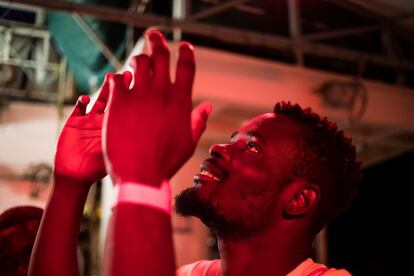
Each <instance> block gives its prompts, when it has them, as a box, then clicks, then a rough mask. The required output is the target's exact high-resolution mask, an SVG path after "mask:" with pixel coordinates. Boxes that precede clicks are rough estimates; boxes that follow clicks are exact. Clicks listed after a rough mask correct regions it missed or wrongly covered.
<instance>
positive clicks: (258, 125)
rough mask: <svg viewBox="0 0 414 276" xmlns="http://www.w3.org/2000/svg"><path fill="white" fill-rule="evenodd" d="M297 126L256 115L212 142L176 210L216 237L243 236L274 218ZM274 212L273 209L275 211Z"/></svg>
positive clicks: (269, 115)
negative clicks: (223, 141) (194, 218)
mask: <svg viewBox="0 0 414 276" xmlns="http://www.w3.org/2000/svg"><path fill="white" fill-rule="evenodd" d="M299 133H300V130H299V127H298V126H297V125H296V124H295V123H294V122H293V121H291V120H290V119H288V118H286V117H285V116H280V115H276V114H274V113H266V114H263V115H260V116H258V117H256V118H254V119H252V120H251V121H249V122H248V123H247V124H246V125H244V126H243V127H242V128H240V129H239V130H238V131H237V132H235V133H234V134H233V135H232V137H231V139H230V142H229V143H227V144H219V145H214V146H213V147H212V148H211V149H210V155H211V158H208V159H207V160H205V161H203V162H202V164H201V173H199V174H197V175H196V176H195V177H194V184H195V186H194V187H193V188H189V189H187V190H185V191H183V192H182V193H181V194H180V195H179V196H178V197H177V200H176V209H177V212H178V213H180V214H182V215H194V216H197V217H199V218H200V219H201V220H202V221H203V222H204V223H205V224H206V225H207V226H209V227H211V228H213V230H215V231H216V232H217V233H218V234H219V235H220V236H227V237H234V238H237V237H244V236H248V235H251V234H253V233H255V232H257V231H261V230H264V228H265V227H266V226H267V225H268V224H270V223H272V222H274V221H273V220H272V219H271V215H272V214H274V211H275V206H276V205H275V203H276V202H277V201H278V195H279V192H280V187H281V186H282V184H283V183H284V182H285V181H287V180H288V179H289V178H288V177H289V176H290V168H291V164H292V152H293V149H294V137H295V135H299ZM276 211H277V210H276Z"/></svg>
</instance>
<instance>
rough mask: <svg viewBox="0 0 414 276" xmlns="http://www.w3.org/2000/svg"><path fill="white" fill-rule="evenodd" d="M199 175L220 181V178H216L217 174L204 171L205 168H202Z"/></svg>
mask: <svg viewBox="0 0 414 276" xmlns="http://www.w3.org/2000/svg"><path fill="white" fill-rule="evenodd" d="M201 175H205V176H208V177H210V178H213V179H214V180H215V181H220V178H218V177H217V176H215V175H214V174H212V173H211V172H209V171H206V170H202V171H201Z"/></svg>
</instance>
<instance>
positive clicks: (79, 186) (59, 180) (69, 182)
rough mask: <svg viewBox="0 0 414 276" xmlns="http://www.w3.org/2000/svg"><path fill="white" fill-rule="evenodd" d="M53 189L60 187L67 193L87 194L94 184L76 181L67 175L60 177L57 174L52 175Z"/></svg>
mask: <svg viewBox="0 0 414 276" xmlns="http://www.w3.org/2000/svg"><path fill="white" fill-rule="evenodd" d="M53 177H54V187H55V189H56V187H62V189H65V188H66V187H67V190H68V191H69V192H86V193H87V192H89V189H90V188H91V187H92V185H93V184H94V182H93V181H89V180H85V179H77V178H73V177H70V176H67V175H62V174H59V173H54V174H53Z"/></svg>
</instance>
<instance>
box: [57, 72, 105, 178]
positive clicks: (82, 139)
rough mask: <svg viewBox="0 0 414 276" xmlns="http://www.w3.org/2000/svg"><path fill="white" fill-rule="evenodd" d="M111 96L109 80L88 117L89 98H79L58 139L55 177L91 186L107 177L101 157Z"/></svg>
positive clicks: (103, 86)
mask: <svg viewBox="0 0 414 276" xmlns="http://www.w3.org/2000/svg"><path fill="white" fill-rule="evenodd" d="M108 95H109V85H108V77H107V78H106V79H105V81H104V83H103V84H102V88H101V91H100V93H99V96H98V99H97V100H96V102H95V104H94V105H93V107H92V109H91V111H90V112H89V113H88V114H86V107H87V105H88V103H89V97H87V96H81V97H79V99H78V101H77V103H76V106H75V108H74V109H73V111H72V114H71V115H70V116H69V118H68V120H67V121H66V123H65V126H64V127H63V130H62V132H61V134H60V136H59V141H58V144H57V150H56V155H55V174H57V175H60V176H64V177H68V178H72V179H75V180H78V181H81V182H87V183H89V184H92V183H94V182H96V181H99V180H100V179H102V178H103V177H104V176H105V175H106V171H105V163H104V161H103V155H102V138H101V136H102V122H103V118H104V112H105V108H106V104H107V101H108Z"/></svg>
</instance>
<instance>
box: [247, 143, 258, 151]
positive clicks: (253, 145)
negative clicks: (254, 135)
mask: <svg viewBox="0 0 414 276" xmlns="http://www.w3.org/2000/svg"><path fill="white" fill-rule="evenodd" d="M247 148H248V149H249V151H251V152H254V153H259V147H258V146H257V145H256V143H254V142H249V143H247Z"/></svg>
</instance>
